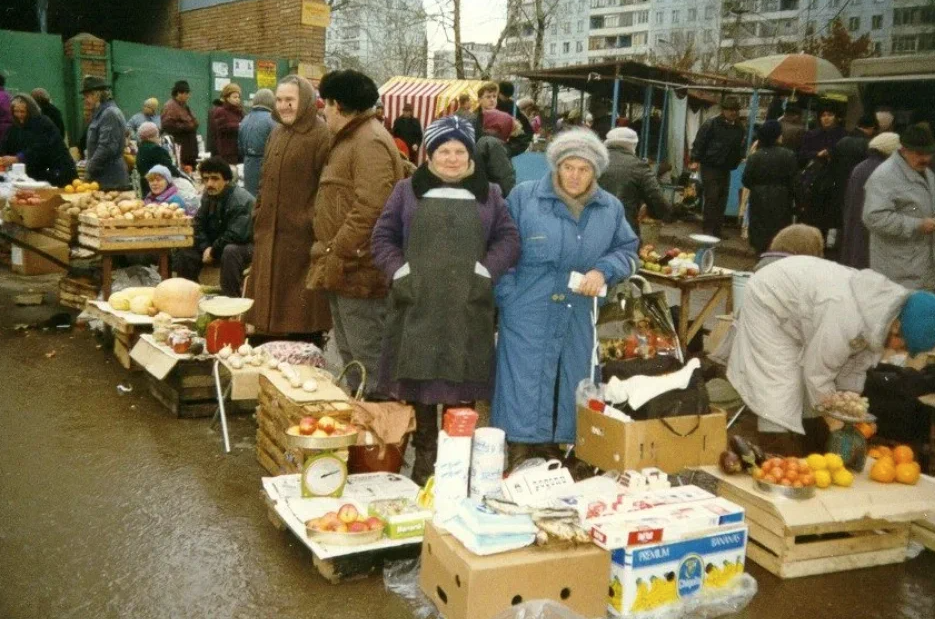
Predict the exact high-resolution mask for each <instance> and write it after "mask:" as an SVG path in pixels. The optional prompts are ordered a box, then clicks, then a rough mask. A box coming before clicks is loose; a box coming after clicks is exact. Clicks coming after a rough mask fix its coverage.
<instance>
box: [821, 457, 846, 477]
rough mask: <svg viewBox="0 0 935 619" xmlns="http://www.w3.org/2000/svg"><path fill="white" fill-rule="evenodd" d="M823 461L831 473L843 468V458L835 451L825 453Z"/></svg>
mask: <svg viewBox="0 0 935 619" xmlns="http://www.w3.org/2000/svg"><path fill="white" fill-rule="evenodd" d="M825 462H826V463H827V464H828V470H829V471H831V472H832V473H834V472H835V471H838V470H840V469H843V468H844V460H843V459H842V458H841V456H839V455H838V454H836V453H826V454H825Z"/></svg>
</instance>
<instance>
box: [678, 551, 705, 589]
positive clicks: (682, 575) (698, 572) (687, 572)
mask: <svg viewBox="0 0 935 619" xmlns="http://www.w3.org/2000/svg"><path fill="white" fill-rule="evenodd" d="M677 573H678V579H677V580H678V582H677V583H676V584H677V586H678V589H677V590H678V594H679V597H680V598H685V597H691V596H693V595H695V594H696V593H698V592H699V591H700V590H701V586H702V585H703V584H704V562H703V561H702V560H701V557H699V556H698V555H688V556H687V557H685V558H684V559H682V562H681V563H679V569H678V572H677Z"/></svg>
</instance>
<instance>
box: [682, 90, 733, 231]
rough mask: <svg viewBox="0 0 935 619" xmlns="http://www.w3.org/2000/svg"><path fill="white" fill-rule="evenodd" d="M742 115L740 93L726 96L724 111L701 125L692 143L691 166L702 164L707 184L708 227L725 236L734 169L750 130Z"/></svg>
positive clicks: (705, 218) (702, 177)
mask: <svg viewBox="0 0 935 619" xmlns="http://www.w3.org/2000/svg"><path fill="white" fill-rule="evenodd" d="M739 116H740V101H738V100H737V98H736V97H725V98H724V101H722V102H721V113H720V114H719V115H718V116H715V117H714V118H710V119H708V120H706V121H705V122H704V124H703V125H701V128H700V129H699V130H698V135H696V136H695V142H694V143H693V144H692V152H691V169H692V170H697V169H698V167H699V166H700V167H701V184H702V186H703V188H704V224H703V225H704V231H705V233H706V234H712V235H714V236H721V225H722V223H723V220H724V211H725V210H726V209H727V194H728V192H729V191H730V173H731V171H732V170H734V169H736V168H737V166H738V165H740V162H741V161H743V157H744V140H745V138H746V131H745V130H744V127H743V125H742V124H741V123H740V120H739Z"/></svg>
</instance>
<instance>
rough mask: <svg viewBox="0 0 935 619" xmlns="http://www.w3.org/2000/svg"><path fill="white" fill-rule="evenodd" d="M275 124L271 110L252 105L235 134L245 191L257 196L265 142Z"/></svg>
mask: <svg viewBox="0 0 935 619" xmlns="http://www.w3.org/2000/svg"><path fill="white" fill-rule="evenodd" d="M275 126H276V121H275V120H273V114H272V111H271V110H268V109H266V108H265V107H254V108H253V109H252V110H250V113H249V114H247V115H246V116H245V117H244V119H243V120H242V121H241V122H240V133H238V134H237V144H238V150H239V151H240V157H241V159H242V160H243V185H244V187H245V188H246V190H247V191H249V192H250V193H252V194H253V195H255V196H257V195H259V194H260V168H261V166H262V165H263V153H264V152H265V151H266V142H267V141H268V140H269V135H270V133H272V132H273V128H274V127H275Z"/></svg>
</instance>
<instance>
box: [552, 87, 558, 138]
mask: <svg viewBox="0 0 935 619" xmlns="http://www.w3.org/2000/svg"><path fill="white" fill-rule="evenodd" d="M557 126H558V84H552V132H553V133H554V132H555V128H556V127H557Z"/></svg>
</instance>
